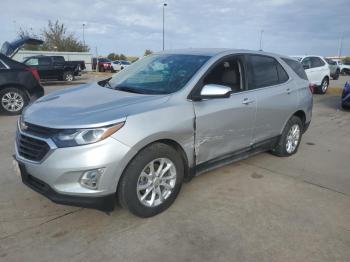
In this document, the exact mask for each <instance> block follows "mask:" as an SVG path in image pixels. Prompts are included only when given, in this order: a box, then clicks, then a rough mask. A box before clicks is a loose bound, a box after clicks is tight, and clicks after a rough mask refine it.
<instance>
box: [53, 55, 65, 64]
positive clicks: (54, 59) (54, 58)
mask: <svg viewBox="0 0 350 262" xmlns="http://www.w3.org/2000/svg"><path fill="white" fill-rule="evenodd" d="M53 61H54V62H56V63H64V62H65V60H64V58H63V57H62V56H54V57H53Z"/></svg>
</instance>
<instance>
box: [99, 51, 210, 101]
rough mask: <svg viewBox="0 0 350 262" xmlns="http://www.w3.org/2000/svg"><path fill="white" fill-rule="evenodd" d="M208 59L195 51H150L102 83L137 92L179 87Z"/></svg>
mask: <svg viewBox="0 0 350 262" xmlns="http://www.w3.org/2000/svg"><path fill="white" fill-rule="evenodd" d="M208 59H209V57H208V56H198V55H173V54H169V55H150V56H147V57H145V58H143V59H140V60H139V61H137V62H135V63H133V64H132V65H130V66H129V67H127V68H125V69H124V70H122V71H121V72H119V73H117V74H115V75H114V76H113V77H112V78H111V79H110V80H109V81H108V82H107V83H106V85H105V86H106V87H109V88H112V89H117V90H123V91H127V92H134V93H141V94H170V93H173V92H176V91H178V90H180V89H181V88H182V87H184V86H185V84H186V83H187V82H188V81H189V80H190V79H191V78H192V76H193V75H194V74H195V73H196V72H197V71H198V69H199V68H200V67H201V66H202V65H203V64H204V63H205V62H206V61H207V60H208Z"/></svg>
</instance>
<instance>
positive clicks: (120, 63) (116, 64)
mask: <svg viewBox="0 0 350 262" xmlns="http://www.w3.org/2000/svg"><path fill="white" fill-rule="evenodd" d="M129 65H131V63H130V62H129V61H125V60H116V61H113V62H112V68H113V71H120V70H123V69H124V68H126V67H128V66H129Z"/></svg>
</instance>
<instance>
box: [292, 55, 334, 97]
mask: <svg viewBox="0 0 350 262" xmlns="http://www.w3.org/2000/svg"><path fill="white" fill-rule="evenodd" d="M293 58H295V59H297V60H298V61H299V62H300V63H301V64H302V65H303V67H304V70H305V73H306V75H307V78H308V79H309V82H310V84H311V86H312V88H313V90H314V92H315V93H318V94H325V93H326V92H327V89H328V86H329V79H330V74H331V73H330V69H329V66H328V63H327V62H326V61H325V59H324V58H323V57H322V56H313V55H307V56H293Z"/></svg>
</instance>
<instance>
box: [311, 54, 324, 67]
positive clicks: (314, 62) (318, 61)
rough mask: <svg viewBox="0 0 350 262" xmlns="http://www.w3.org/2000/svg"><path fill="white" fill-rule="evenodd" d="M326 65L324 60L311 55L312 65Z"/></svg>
mask: <svg viewBox="0 0 350 262" xmlns="http://www.w3.org/2000/svg"><path fill="white" fill-rule="evenodd" d="M320 66H324V62H323V61H322V60H321V59H320V58H319V57H311V67H312V68H314V67H320Z"/></svg>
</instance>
